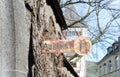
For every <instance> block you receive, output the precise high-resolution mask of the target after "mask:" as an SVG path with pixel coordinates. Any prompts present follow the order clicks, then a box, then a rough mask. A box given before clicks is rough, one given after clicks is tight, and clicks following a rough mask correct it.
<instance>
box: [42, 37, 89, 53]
mask: <svg viewBox="0 0 120 77" xmlns="http://www.w3.org/2000/svg"><path fill="white" fill-rule="evenodd" d="M90 48H91V41H90V40H89V39H88V38H87V37H83V36H80V37H79V38H78V39H76V40H44V41H43V42H42V53H65V52H76V53H77V54H79V55H85V54H87V53H88V52H89V51H90Z"/></svg>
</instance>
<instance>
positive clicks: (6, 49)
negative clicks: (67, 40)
mask: <svg viewBox="0 0 120 77" xmlns="http://www.w3.org/2000/svg"><path fill="white" fill-rule="evenodd" d="M54 7H55V6H54ZM0 9H1V10H0V23H1V25H0V36H1V38H0V46H1V47H0V48H1V49H0V50H1V51H0V70H2V71H0V75H1V76H2V77H78V76H77V74H76V73H75V71H74V70H73V68H72V67H71V65H70V64H69V63H68V62H67V60H66V59H65V57H64V55H63V54H42V53H41V42H42V41H43V40H44V39H49V40H52V39H61V36H62V35H61V29H62V27H60V25H59V24H58V23H57V22H56V21H57V20H58V19H56V17H55V15H54V12H53V9H52V8H51V6H50V5H48V4H47V3H46V0H24V1H23V0H1V1H0ZM62 23H63V22H62Z"/></svg>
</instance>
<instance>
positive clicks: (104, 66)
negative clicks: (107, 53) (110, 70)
mask: <svg viewBox="0 0 120 77" xmlns="http://www.w3.org/2000/svg"><path fill="white" fill-rule="evenodd" d="M106 72H107V70H106V63H104V65H103V73H104V74H106Z"/></svg>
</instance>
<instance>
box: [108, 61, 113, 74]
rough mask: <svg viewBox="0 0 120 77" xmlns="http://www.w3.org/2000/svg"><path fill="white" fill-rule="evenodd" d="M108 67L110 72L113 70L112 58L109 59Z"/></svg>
mask: <svg viewBox="0 0 120 77" xmlns="http://www.w3.org/2000/svg"><path fill="white" fill-rule="evenodd" d="M108 69H109V72H112V62H111V60H109V64H108Z"/></svg>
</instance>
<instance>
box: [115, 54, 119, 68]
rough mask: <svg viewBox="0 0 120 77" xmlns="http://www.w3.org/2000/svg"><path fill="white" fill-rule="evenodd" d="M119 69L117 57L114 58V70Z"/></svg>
mask: <svg viewBox="0 0 120 77" xmlns="http://www.w3.org/2000/svg"><path fill="white" fill-rule="evenodd" d="M117 69H119V57H118V56H116V57H115V70H117Z"/></svg>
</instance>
